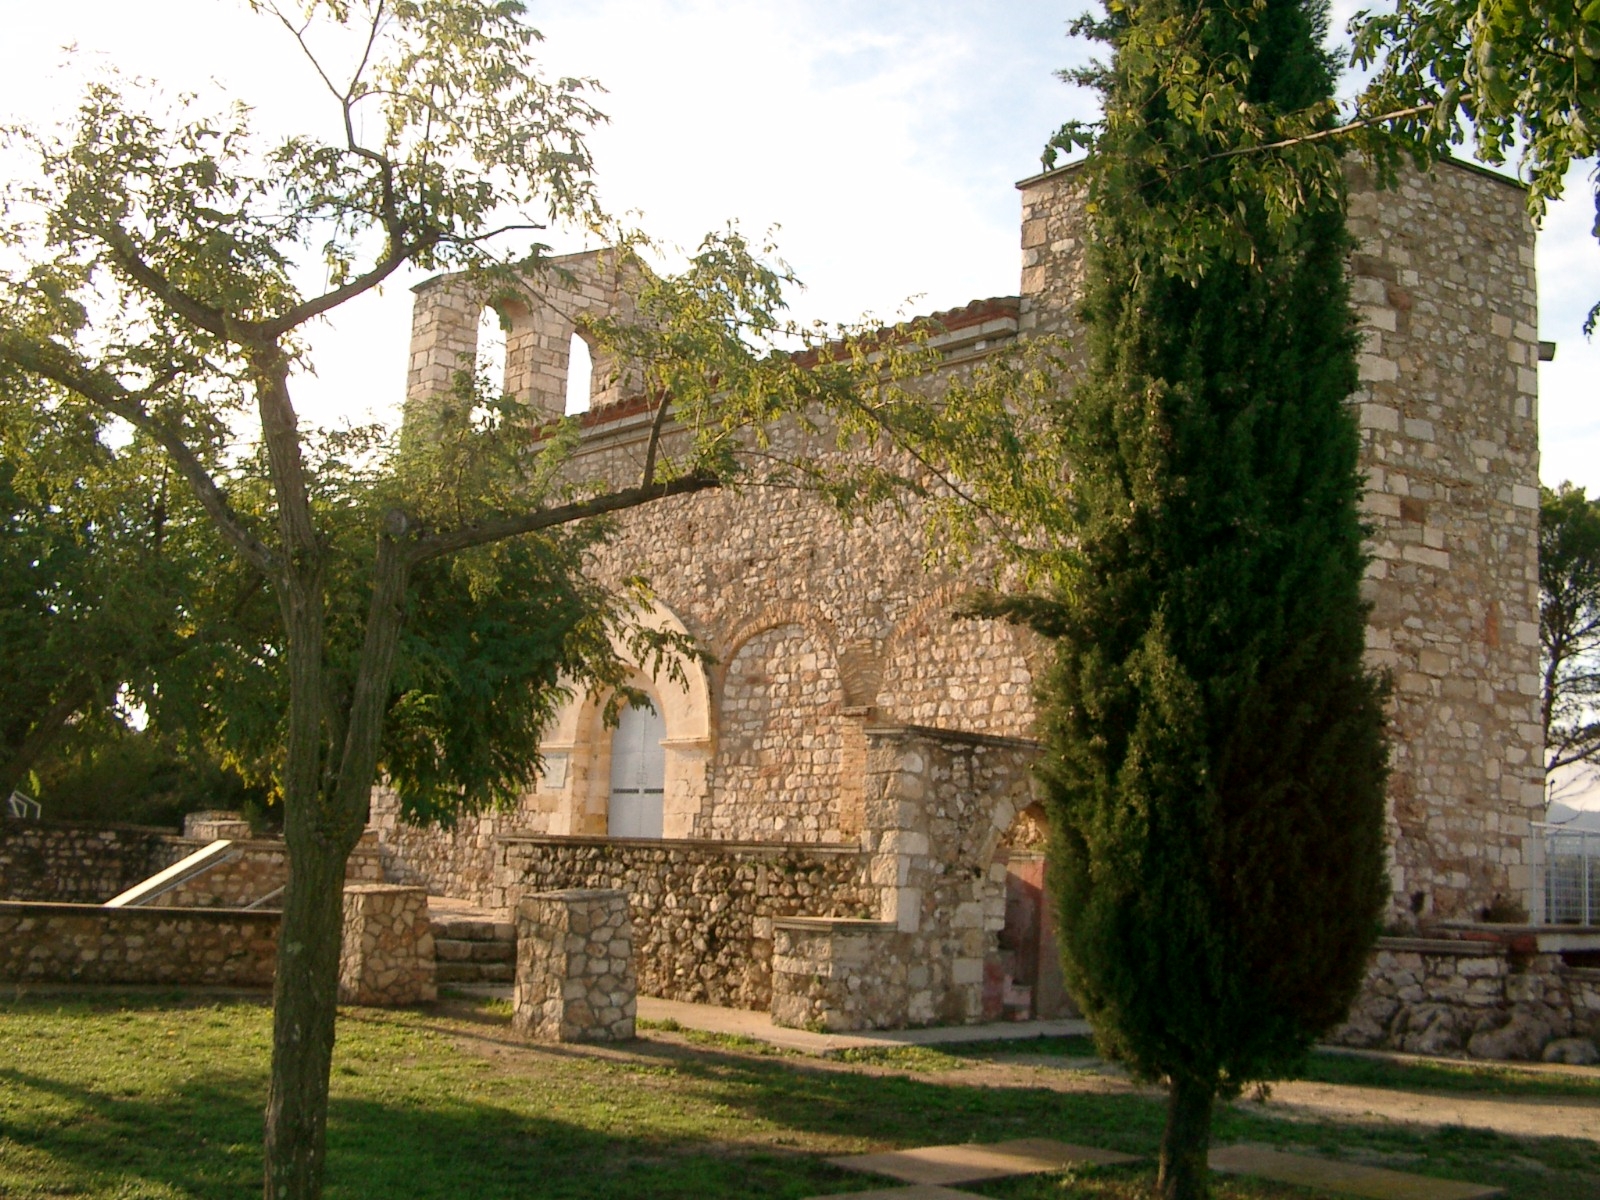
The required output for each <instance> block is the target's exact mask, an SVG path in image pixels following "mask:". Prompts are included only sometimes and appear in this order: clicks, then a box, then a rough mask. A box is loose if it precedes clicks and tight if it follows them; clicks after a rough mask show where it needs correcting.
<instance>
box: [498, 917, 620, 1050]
mask: <svg viewBox="0 0 1600 1200" xmlns="http://www.w3.org/2000/svg"><path fill="white" fill-rule="evenodd" d="M637 993H638V985H637V982H636V980H635V977H634V970H633V926H632V924H631V923H630V921H629V920H628V894H627V893H626V892H623V891H618V890H614V889H603V890H602V889H595V890H589V889H581V888H575V889H571V890H568V891H560V892H538V893H535V894H534V895H531V896H525V897H524V898H523V900H522V902H521V903H520V904H519V905H517V986H516V990H515V993H514V995H513V999H512V1009H513V1011H512V1018H511V1024H512V1028H514V1029H515V1030H516V1031H517V1032H518V1033H520V1034H522V1035H524V1036H525V1037H530V1038H533V1039H536V1040H538V1041H545V1042H620V1041H626V1040H628V1039H629V1038H631V1037H633V1018H634V1014H635V1012H636V1010H637V1007H638V1005H637Z"/></svg>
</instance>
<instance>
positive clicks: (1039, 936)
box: [985, 803, 1077, 1020]
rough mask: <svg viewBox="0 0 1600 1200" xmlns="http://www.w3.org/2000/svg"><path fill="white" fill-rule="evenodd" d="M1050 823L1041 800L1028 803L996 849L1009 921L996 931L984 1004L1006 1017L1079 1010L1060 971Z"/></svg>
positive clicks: (1053, 1015)
mask: <svg viewBox="0 0 1600 1200" xmlns="http://www.w3.org/2000/svg"><path fill="white" fill-rule="evenodd" d="M1048 842H1049V824H1048V822H1047V820H1046V817H1045V813H1044V809H1043V807H1042V806H1041V805H1039V804H1038V803H1033V804H1030V805H1028V806H1027V807H1026V808H1024V809H1023V810H1022V811H1021V812H1019V813H1018V814H1017V815H1016V818H1015V819H1014V820H1013V821H1012V822H1011V827H1010V828H1009V829H1008V830H1007V831H1006V834H1005V836H1004V837H1003V838H1001V840H1000V845H999V846H998V847H997V848H996V850H995V856H994V862H995V864H996V865H997V866H1004V868H1005V893H1006V908H1005V924H1004V925H1003V926H1002V927H1001V929H1000V932H999V934H998V935H997V941H998V943H999V955H998V962H997V970H996V972H995V974H996V978H995V979H994V980H993V981H991V980H989V979H987V978H986V979H985V984H986V990H993V991H995V992H997V993H998V995H997V996H990V997H986V999H988V1000H989V1001H990V1003H989V1004H986V1005H985V1007H986V1008H990V1009H993V1008H994V1007H998V1008H999V1009H1000V1010H1001V1011H1002V1012H1003V1013H1004V1015H1005V1016H1006V1017H1007V1018H1010V1019H1015V1020H1026V1019H1028V1018H1036V1019H1039V1020H1051V1019H1054V1018H1057V1017H1069V1016H1076V1015H1077V1006H1076V1005H1074V1004H1073V1002H1072V997H1071V996H1069V995H1068V994H1067V991H1066V987H1065V985H1064V983H1063V980H1062V976H1061V953H1060V949H1059V947H1058V945H1057V942H1056V933H1055V928H1056V914H1055V904H1054V900H1053V899H1052V897H1051V895H1050V883H1049V873H1048V860H1047V851H1048Z"/></svg>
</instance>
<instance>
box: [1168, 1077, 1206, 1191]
mask: <svg viewBox="0 0 1600 1200" xmlns="http://www.w3.org/2000/svg"><path fill="white" fill-rule="evenodd" d="M1215 1097H1216V1088H1215V1087H1214V1086H1213V1085H1211V1084H1209V1083H1202V1082H1200V1081H1199V1080H1195V1079H1183V1078H1179V1077H1177V1076H1174V1077H1173V1079H1172V1082H1171V1083H1170V1084H1169V1085H1168V1091H1167V1127H1166V1129H1165V1130H1164V1131H1163V1132H1162V1134H1161V1170H1160V1174H1159V1175H1158V1176H1157V1177H1156V1190H1157V1192H1158V1194H1159V1195H1160V1196H1161V1200H1205V1198H1206V1197H1207V1196H1209V1195H1210V1194H1211V1168H1210V1166H1209V1165H1208V1164H1207V1162H1206V1156H1207V1153H1208V1152H1209V1151H1210V1149H1211V1107H1212V1102H1213V1100H1214V1099H1215Z"/></svg>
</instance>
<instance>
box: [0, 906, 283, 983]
mask: <svg viewBox="0 0 1600 1200" xmlns="http://www.w3.org/2000/svg"><path fill="white" fill-rule="evenodd" d="M279 919H280V914H279V913H275V912H238V911H233V910H227V909H206V908H103V907H101V906H100V905H93V904H46V903H20V902H11V901H0V980H3V981H4V982H6V983H86V984H184V985H191V986H211V987H242V988H264V987H270V986H271V985H272V975H273V971H274V969H275V966H276V962H277V946H278V922H279Z"/></svg>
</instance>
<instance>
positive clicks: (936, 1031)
mask: <svg viewBox="0 0 1600 1200" xmlns="http://www.w3.org/2000/svg"><path fill="white" fill-rule="evenodd" d="M639 1017H640V1019H641V1020H645V1021H676V1022H677V1023H678V1024H679V1025H681V1026H683V1027H684V1028H685V1029H698V1030H701V1031H702V1032H705V1033H729V1034H733V1035H735V1036H737V1037H747V1038H755V1039H757V1040H758V1041H763V1042H767V1043H769V1044H771V1045H774V1046H778V1047H780V1048H781V1049H784V1050H798V1051H800V1052H801V1053H803V1054H832V1053H836V1052H838V1051H840V1050H861V1049H868V1048H871V1047H889V1046H952V1045H960V1044H961V1043H963V1042H994V1041H1028V1040H1030V1039H1033V1038H1041V1037H1071V1036H1075V1035H1076V1036H1087V1035H1088V1034H1089V1032H1090V1029H1089V1022H1087V1021H1082V1020H1075V1019H1071V1020H1059V1021H994V1022H991V1023H990V1024H987V1025H933V1026H928V1027H926V1028H921V1029H874V1030H869V1031H864V1032H861V1033H813V1032H812V1031H811V1030H809V1029H789V1028H786V1027H785V1026H782V1025H774V1024H773V1023H772V1014H771V1013H765V1012H752V1011H751V1010H750V1009H745V1008H721V1007H719V1006H717V1005H715V1004H689V1003H686V1002H684V1001H682V1000H662V999H659V998H657V997H654V996H640V997H639Z"/></svg>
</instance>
